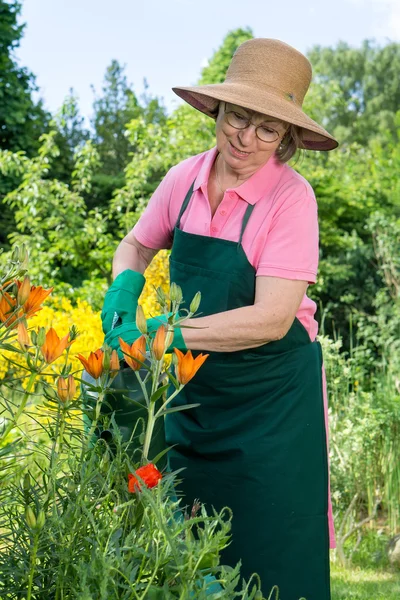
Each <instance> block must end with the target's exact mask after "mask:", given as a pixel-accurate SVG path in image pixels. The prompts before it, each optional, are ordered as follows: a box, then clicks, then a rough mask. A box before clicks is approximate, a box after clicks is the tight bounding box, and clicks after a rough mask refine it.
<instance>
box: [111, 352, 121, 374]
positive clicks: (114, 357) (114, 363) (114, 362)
mask: <svg viewBox="0 0 400 600" xmlns="http://www.w3.org/2000/svg"><path fill="white" fill-rule="evenodd" d="M118 371H119V358H118V352H117V351H116V350H113V351H112V352H111V360H110V375H111V377H115V376H116V375H117V373H118Z"/></svg>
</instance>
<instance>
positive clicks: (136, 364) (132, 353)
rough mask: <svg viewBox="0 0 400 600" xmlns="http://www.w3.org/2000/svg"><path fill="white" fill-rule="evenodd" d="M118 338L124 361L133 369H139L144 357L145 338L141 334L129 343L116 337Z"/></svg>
mask: <svg viewBox="0 0 400 600" xmlns="http://www.w3.org/2000/svg"><path fill="white" fill-rule="evenodd" d="M118 340H119V345H120V347H121V350H122V352H123V354H124V359H125V361H126V363H127V364H128V365H129V366H130V368H131V369H132V370H133V371H139V369H141V368H142V363H143V362H144V360H145V358H146V338H145V337H144V335H141V336H140V338H138V339H137V340H135V341H134V342H133V344H131V345H129V344H127V343H126V342H124V340H123V339H122V338H118Z"/></svg>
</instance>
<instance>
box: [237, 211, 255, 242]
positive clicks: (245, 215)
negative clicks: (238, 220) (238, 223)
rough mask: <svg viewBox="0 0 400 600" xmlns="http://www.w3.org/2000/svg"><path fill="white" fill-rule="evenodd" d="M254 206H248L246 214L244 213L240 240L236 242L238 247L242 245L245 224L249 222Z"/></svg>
mask: <svg viewBox="0 0 400 600" xmlns="http://www.w3.org/2000/svg"><path fill="white" fill-rule="evenodd" d="M254 206H255V205H254V204H249V205H248V207H247V208H246V212H245V213H244V217H243V221H242V229H241V231H240V238H239V241H238V246H241V245H242V239H243V234H244V230H245V229H246V226H247V223H248V222H249V219H250V217H251V213H252V212H253V210H254Z"/></svg>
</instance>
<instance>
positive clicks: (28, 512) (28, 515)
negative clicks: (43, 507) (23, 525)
mask: <svg viewBox="0 0 400 600" xmlns="http://www.w3.org/2000/svg"><path fill="white" fill-rule="evenodd" d="M25 519H26V522H27V524H28V527H30V528H31V529H34V528H35V527H36V517H35V513H34V512H33V510H32V509H31V507H30V506H27V507H26V509H25Z"/></svg>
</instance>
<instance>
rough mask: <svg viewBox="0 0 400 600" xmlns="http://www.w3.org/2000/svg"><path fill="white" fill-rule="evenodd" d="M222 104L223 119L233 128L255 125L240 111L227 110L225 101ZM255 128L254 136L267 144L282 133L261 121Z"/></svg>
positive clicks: (275, 139)
mask: <svg viewBox="0 0 400 600" xmlns="http://www.w3.org/2000/svg"><path fill="white" fill-rule="evenodd" d="M224 105H225V106H224V117H225V121H226V122H227V123H228V125H230V126H231V127H234V128H235V129H246V128H247V127H248V126H249V125H250V124H252V125H255V123H252V121H251V119H249V118H248V117H246V115H243V114H242V113H240V112H237V111H235V110H228V111H227V110H226V102H224ZM255 128H256V129H255V131H256V136H257V137H258V139H259V140H261V141H262V142H267V143H268V144H272V143H273V142H276V141H277V140H278V139H279V138H280V137H281V135H284V134H280V133H279V132H278V131H276V130H275V129H272V128H271V127H268V126H267V125H265V123H262V124H261V125H255Z"/></svg>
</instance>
